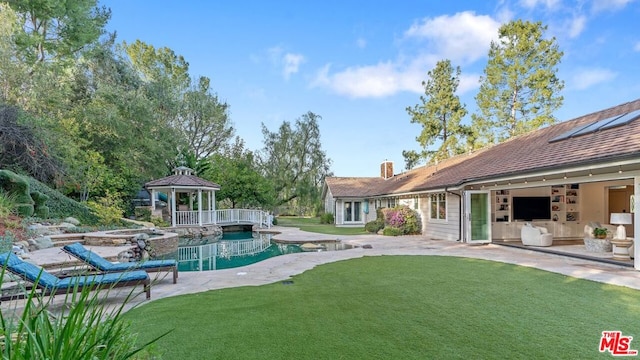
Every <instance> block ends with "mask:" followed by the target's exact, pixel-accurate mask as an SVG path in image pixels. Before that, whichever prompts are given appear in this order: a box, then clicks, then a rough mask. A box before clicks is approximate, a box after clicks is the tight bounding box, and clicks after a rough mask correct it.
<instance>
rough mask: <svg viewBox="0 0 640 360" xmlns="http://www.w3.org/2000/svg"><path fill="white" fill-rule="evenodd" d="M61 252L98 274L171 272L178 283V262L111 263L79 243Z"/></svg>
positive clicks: (63, 248) (68, 246) (64, 248)
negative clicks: (133, 271)
mask: <svg viewBox="0 0 640 360" xmlns="http://www.w3.org/2000/svg"><path fill="white" fill-rule="evenodd" d="M62 250H63V251H64V252H66V253H67V254H69V255H71V256H73V257H75V258H77V259H79V260H81V261H83V262H85V263H86V264H88V265H90V266H91V267H93V268H94V269H96V270H98V271H100V272H105V273H111V272H122V271H127V270H144V271H146V272H158V271H171V272H173V283H174V284H175V283H176V282H177V281H178V262H177V261H175V260H147V261H139V262H123V263H112V262H110V261H108V260H107V259H105V258H103V257H102V256H100V255H98V254H96V253H94V252H92V251H91V250H89V249H87V248H85V247H84V246H82V244H81V243H79V242H76V243H73V244H69V245H65V246H64V247H62Z"/></svg>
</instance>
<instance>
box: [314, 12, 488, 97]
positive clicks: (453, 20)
mask: <svg viewBox="0 0 640 360" xmlns="http://www.w3.org/2000/svg"><path fill="white" fill-rule="evenodd" d="M499 27H500V23H499V22H498V21H496V20H494V19H492V18H491V17H489V16H486V15H475V14H474V13H473V12H469V11H467V12H462V13H458V14H455V15H452V16H448V15H443V16H439V17H436V18H425V19H423V20H422V21H420V22H419V23H416V24H414V25H412V26H411V27H410V28H409V29H408V30H407V31H406V32H405V34H404V35H405V39H406V40H413V39H417V40H419V42H420V44H419V45H418V46H417V48H419V49H421V51H422V52H420V53H418V54H416V55H414V56H413V58H406V57H402V56H400V57H398V59H396V60H394V61H391V60H390V61H381V62H379V63H377V64H374V65H363V66H352V67H348V68H346V69H343V70H340V71H336V72H333V73H332V72H331V66H330V65H325V66H324V67H323V68H322V69H320V70H319V71H318V72H317V74H316V76H315V78H314V79H313V81H312V83H311V86H312V87H324V88H327V89H329V90H331V91H333V92H335V93H337V94H339V95H344V96H348V97H353V98H364V97H374V98H377V97H385V96H390V95H393V94H395V93H397V92H400V91H411V92H415V93H423V92H424V88H423V86H422V84H421V83H422V81H423V80H424V79H425V76H426V73H427V71H429V70H431V69H433V68H434V67H435V64H436V62H437V61H439V60H442V59H449V60H451V62H452V63H453V65H454V66H457V64H459V63H466V64H469V63H473V62H474V61H476V60H478V59H480V58H483V57H485V56H487V53H488V50H489V46H490V44H491V40H493V39H494V38H497V36H498V28H499ZM425 40H426V42H427V44H426V45H425V44H423V43H422V42H424V41H425ZM424 49H426V50H424ZM478 79H479V75H474V74H462V75H461V76H460V86H459V87H458V94H463V93H465V92H467V91H470V90H473V89H476V88H477V87H478Z"/></svg>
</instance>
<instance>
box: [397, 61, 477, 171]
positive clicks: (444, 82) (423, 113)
mask: <svg viewBox="0 0 640 360" xmlns="http://www.w3.org/2000/svg"><path fill="white" fill-rule="evenodd" d="M427 76H428V79H427V80H426V81H423V82H422V86H424V95H422V96H420V100H421V102H422V104H418V105H415V106H414V107H413V108H411V107H407V112H408V113H409V115H411V122H412V123H418V124H420V125H422V132H421V133H420V135H419V136H418V137H416V140H417V141H418V143H419V144H420V145H421V146H422V147H423V149H424V150H423V153H422V154H417V153H416V152H407V153H404V152H403V156H405V161H406V162H407V165H411V164H412V163H414V162H415V158H416V155H419V156H420V157H425V156H426V157H427V158H429V159H435V160H440V159H446V158H449V157H451V156H453V155H455V154H459V153H461V152H464V148H463V147H461V146H460V139H461V138H462V137H463V136H465V135H467V134H468V133H469V130H468V128H467V127H466V126H464V125H462V124H460V121H461V120H462V118H463V117H464V116H465V115H466V114H467V110H466V109H465V106H464V105H463V104H461V103H460V98H459V97H458V96H457V95H456V94H455V93H456V90H457V89H458V85H459V84H460V67H456V68H455V69H454V68H453V66H452V65H451V62H450V61H449V60H441V61H438V63H437V64H436V67H435V68H434V69H433V70H430V71H429V72H428V73H427ZM435 143H438V144H439V145H438V147H437V149H436V150H429V149H428V148H429V146H431V145H433V144H435Z"/></svg>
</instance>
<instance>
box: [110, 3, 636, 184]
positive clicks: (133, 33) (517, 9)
mask: <svg viewBox="0 0 640 360" xmlns="http://www.w3.org/2000/svg"><path fill="white" fill-rule="evenodd" d="M100 4H101V5H104V6H106V7H109V8H111V10H112V18H111V21H110V22H109V24H108V26H107V29H108V30H109V31H116V32H117V39H118V40H119V41H127V42H133V41H135V40H136V39H139V40H141V41H143V42H146V43H148V44H151V45H153V46H155V47H168V48H170V49H172V50H173V51H175V53H177V54H179V55H182V56H184V57H185V59H186V60H187V61H188V62H189V64H190V72H191V75H192V76H193V77H197V76H202V75H204V76H207V77H209V78H210V79H211V85H212V89H213V90H214V92H216V93H217V94H218V96H219V98H220V99H222V100H223V101H226V102H227V103H228V104H229V105H230V110H231V112H230V115H231V119H232V121H233V123H234V127H235V128H236V135H238V136H240V137H241V138H243V139H244V140H245V143H246V146H247V148H249V149H251V150H259V149H261V148H262V145H263V144H262V140H263V137H262V133H261V125H260V124H261V123H264V124H265V125H266V126H267V127H268V128H269V129H270V130H271V131H276V130H277V128H278V127H279V126H280V124H281V123H282V122H283V121H290V122H292V123H293V122H294V121H295V120H296V119H297V118H299V117H301V116H302V115H303V114H305V113H307V112H308V111H311V112H313V113H315V114H317V115H320V116H321V117H322V120H321V121H320V132H321V136H322V138H321V141H322V145H323V148H324V149H325V151H326V152H327V155H328V157H329V158H330V159H331V160H332V165H331V170H332V171H333V173H334V174H335V175H336V176H378V175H379V171H380V163H381V162H382V161H384V160H385V159H388V160H391V161H393V162H394V170H395V172H396V173H397V172H399V171H402V170H403V169H404V160H403V157H402V150H410V149H413V150H419V149H420V147H419V145H418V143H417V142H416V140H415V138H416V136H417V135H418V134H419V132H420V131H421V127H420V126H419V125H417V124H411V123H410V117H409V115H408V114H407V112H406V108H407V107H408V106H410V107H413V106H414V105H416V104H418V103H419V102H420V95H422V94H424V88H423V87H422V85H421V83H422V81H423V80H425V79H426V76H427V72H428V71H429V70H431V69H433V67H434V66H435V64H436V62H437V61H439V60H442V59H449V60H451V62H452V64H453V65H454V66H460V68H461V70H462V75H461V82H460V86H459V88H458V95H459V96H460V98H461V100H462V102H463V103H465V104H466V106H467V110H468V111H469V115H468V116H467V118H466V121H470V117H471V116H470V115H471V114H472V113H474V112H475V111H476V104H475V95H476V94H477V91H478V88H479V84H478V79H479V77H480V76H481V75H482V71H483V69H484V67H485V65H486V62H487V53H488V49H489V44H490V42H491V40H492V39H494V40H495V39H496V38H497V32H498V28H499V27H500V25H501V24H503V23H506V22H508V21H510V20H515V19H523V20H530V21H541V22H542V23H543V24H545V25H547V26H548V30H547V33H546V34H547V36H549V37H550V36H554V37H555V38H556V40H557V43H558V45H559V48H560V50H561V51H563V52H564V56H563V58H562V63H561V64H560V65H559V72H558V76H559V77H560V78H561V79H562V80H564V82H565V89H564V90H563V92H562V95H563V96H564V99H565V100H564V105H563V107H562V108H561V109H560V110H558V111H557V112H556V114H555V115H556V117H557V118H558V119H559V120H560V121H563V120H568V119H572V118H574V117H577V116H581V115H584V114H587V113H590V112H593V111H597V110H600V109H604V108H607V107H610V106H614V105H617V104H620V103H624V102H627V101H631V100H634V99H637V98H639V97H640V32H639V31H637V29H638V20H639V19H640V3H639V2H638V1H637V0H578V1H575V0H571V1H569V0H511V1H510V0H499V1H476V0H465V1H459V0H457V1H433V0H422V1H418V0H402V1H397V0H395V1H387V0H378V1H351V0H342V1H335V0H325V1H293V0H292V1H277V0H274V1H243V0H238V1H180V2H178V1H166V0H154V1H150V0H147V1H141V0H137V1H125V0H110V1H101V2H100Z"/></svg>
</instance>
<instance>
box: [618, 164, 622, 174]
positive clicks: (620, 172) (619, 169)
mask: <svg viewBox="0 0 640 360" xmlns="http://www.w3.org/2000/svg"><path fill="white" fill-rule="evenodd" d="M618 174H622V166H618Z"/></svg>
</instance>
